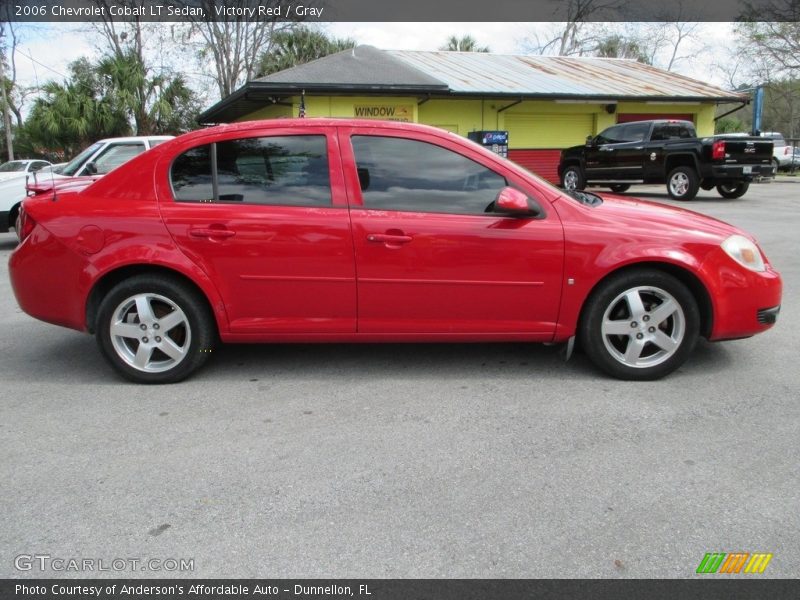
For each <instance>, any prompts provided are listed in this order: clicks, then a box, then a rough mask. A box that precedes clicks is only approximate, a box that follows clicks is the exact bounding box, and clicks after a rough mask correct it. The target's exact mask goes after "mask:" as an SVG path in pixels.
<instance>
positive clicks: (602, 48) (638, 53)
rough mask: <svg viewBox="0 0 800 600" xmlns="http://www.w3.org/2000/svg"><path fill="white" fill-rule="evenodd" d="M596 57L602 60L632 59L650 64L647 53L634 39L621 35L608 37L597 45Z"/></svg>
mask: <svg viewBox="0 0 800 600" xmlns="http://www.w3.org/2000/svg"><path fill="white" fill-rule="evenodd" d="M596 55H597V56H600V57H602V58H632V59H634V60H637V61H638V62H640V63H645V64H650V58H649V57H648V56H647V52H645V51H644V49H643V48H642V47H641V45H640V44H639V42H638V41H637V40H635V39H630V38H625V37H623V36H621V35H609V36H607V37H604V38H603V39H601V40H600V41H599V42H598V44H597V49H596Z"/></svg>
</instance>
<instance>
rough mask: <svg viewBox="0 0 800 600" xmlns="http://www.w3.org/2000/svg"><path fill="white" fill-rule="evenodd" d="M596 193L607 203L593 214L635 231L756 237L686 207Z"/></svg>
mask: <svg viewBox="0 0 800 600" xmlns="http://www.w3.org/2000/svg"><path fill="white" fill-rule="evenodd" d="M596 195H598V196H600V197H601V198H602V199H603V203H602V204H601V205H599V206H596V207H593V208H591V209H590V210H591V211H592V214H593V216H595V217H596V218H599V219H602V220H604V221H609V222H611V223H613V224H614V225H616V226H617V227H618V226H619V225H620V224H624V225H625V226H626V227H627V228H629V229H631V230H636V231H638V232H647V233H650V234H651V235H654V236H664V237H676V236H680V237H683V238H686V237H697V238H703V239H705V240H708V241H710V240H709V238H714V240H715V241H716V242H721V241H723V240H725V239H726V238H727V237H729V236H731V235H733V234H735V233H738V234H740V235H745V236H746V237H748V238H749V239H752V236H750V235H749V234H747V233H745V232H743V231H741V230H740V229H738V228H736V227H734V226H733V225H730V224H728V223H725V222H724V221H720V220H719V219H715V218H713V217H708V216H706V215H701V214H700V213H697V212H694V211H692V210H687V209H685V208H679V207H676V206H669V205H667V204H660V203H658V202H652V201H649V200H640V199H638V198H630V197H622V196H616V195H614V194H596Z"/></svg>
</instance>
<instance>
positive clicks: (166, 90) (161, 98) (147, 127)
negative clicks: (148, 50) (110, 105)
mask: <svg viewBox="0 0 800 600" xmlns="http://www.w3.org/2000/svg"><path fill="white" fill-rule="evenodd" d="M97 71H98V73H99V74H100V75H101V76H102V77H104V78H105V79H106V81H108V83H109V88H110V89H109V92H110V94H111V95H112V96H113V98H114V100H115V101H116V103H117V104H118V106H120V107H121V108H122V109H123V110H124V111H125V112H126V114H127V115H128V116H129V118H130V119H132V121H133V123H134V126H135V129H136V133H137V135H151V134H156V133H177V131H175V130H174V128H175V127H178V128H179V129H180V125H181V122H182V121H184V120H185V119H183V118H182V117H180V116H179V115H180V113H181V111H183V112H186V108H187V105H188V106H194V105H195V104H196V102H195V98H194V93H193V92H192V91H191V90H190V89H189V87H188V86H187V85H186V81H185V80H184V78H183V76H181V75H177V76H170V75H166V74H159V75H151V73H150V72H149V70H148V69H147V67H145V65H144V63H143V62H142V60H141V59H140V58H139V56H138V55H137V54H136V53H134V52H128V53H126V54H123V55H117V56H110V57H107V58H105V59H103V60H101V61H100V64H99V65H98V66H97Z"/></svg>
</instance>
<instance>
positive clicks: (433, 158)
mask: <svg viewBox="0 0 800 600" xmlns="http://www.w3.org/2000/svg"><path fill="white" fill-rule="evenodd" d="M353 151H354V152H355V157H356V164H357V168H358V174H359V180H360V182H361V192H362V196H363V199H364V206H365V207H366V208H372V209H378V210H402V211H413V212H441V213H455V214H483V213H484V212H485V211H486V208H487V207H488V206H489V205H490V204H491V203H492V202H494V199H495V198H496V197H497V193H498V192H499V191H500V190H501V189H503V188H504V187H505V186H506V185H507V184H506V180H505V178H504V177H502V176H500V175H498V174H497V173H495V172H494V171H491V170H490V169H487V168H486V167H484V166H483V165H481V164H479V163H477V162H475V161H473V160H471V159H469V158H466V157H465V156H462V155H460V154H457V153H455V152H452V151H450V150H447V149H445V148H442V147H440V146H436V145H434V144H428V143H425V142H419V141H416V140H408V139H403V138H391V137H378V136H354V137H353Z"/></svg>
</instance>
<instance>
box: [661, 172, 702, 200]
mask: <svg viewBox="0 0 800 600" xmlns="http://www.w3.org/2000/svg"><path fill="white" fill-rule="evenodd" d="M699 188H700V178H699V177H698V176H697V172H696V171H695V170H694V168H692V167H687V166H681V167H675V168H674V169H672V171H670V172H669V175H668V176H667V193H668V194H669V195H670V196H671V197H672V198H674V199H675V200H691V199H693V198H694V197H695V196H697V191H698V189H699Z"/></svg>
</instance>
